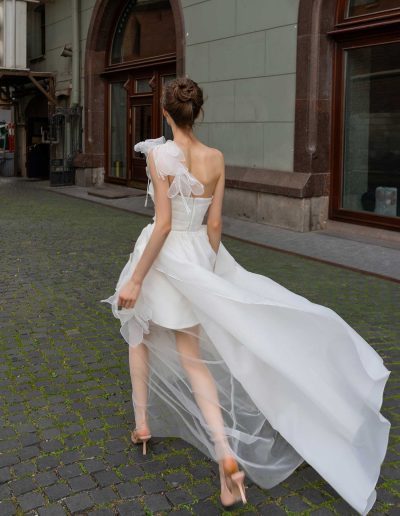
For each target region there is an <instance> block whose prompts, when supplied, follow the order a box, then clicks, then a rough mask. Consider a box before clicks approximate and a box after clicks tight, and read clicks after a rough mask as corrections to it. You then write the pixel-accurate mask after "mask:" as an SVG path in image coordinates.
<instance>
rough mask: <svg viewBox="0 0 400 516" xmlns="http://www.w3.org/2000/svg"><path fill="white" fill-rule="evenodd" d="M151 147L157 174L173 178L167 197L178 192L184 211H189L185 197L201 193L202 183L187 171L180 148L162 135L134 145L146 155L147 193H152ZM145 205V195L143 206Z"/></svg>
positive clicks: (202, 189)
mask: <svg viewBox="0 0 400 516" xmlns="http://www.w3.org/2000/svg"><path fill="white" fill-rule="evenodd" d="M153 148H154V149H155V150H154V153H153V155H154V163H155V165H156V170H157V174H158V176H159V177H161V178H162V179H165V178H166V176H172V177H173V178H174V179H173V181H172V183H171V185H170V187H169V189H168V197H169V198H172V197H175V196H177V195H178V194H180V195H181V197H182V202H183V204H184V206H185V210H186V212H187V213H190V207H189V205H188V202H187V198H188V197H190V196H191V195H202V194H203V193H204V185H203V184H202V183H201V182H200V181H199V180H198V179H196V178H195V177H194V176H193V175H192V174H191V173H190V172H189V169H188V168H187V166H186V160H185V156H184V154H183V152H182V149H180V147H179V146H178V145H177V144H176V143H175V142H174V141H173V140H167V141H165V138H164V136H161V137H160V138H154V139H147V140H144V141H142V142H139V143H137V144H136V145H135V147H134V149H135V151H136V152H142V153H144V154H145V155H146V160H147V167H146V173H147V177H148V179H149V181H148V185H147V186H148V188H147V193H150V195H152V194H153V191H152V189H151V177H150V171H149V168H148V156H149V153H150V150H151V149H153ZM146 205H147V195H146V202H145V206H146Z"/></svg>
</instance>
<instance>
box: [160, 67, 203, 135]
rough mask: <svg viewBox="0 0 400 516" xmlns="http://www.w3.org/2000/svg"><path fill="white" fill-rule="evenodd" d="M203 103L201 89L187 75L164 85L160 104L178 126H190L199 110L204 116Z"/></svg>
mask: <svg viewBox="0 0 400 516" xmlns="http://www.w3.org/2000/svg"><path fill="white" fill-rule="evenodd" d="M203 103H204V100H203V90H202V89H201V88H200V86H199V85H198V84H197V82H195V81H193V80H192V79H189V77H177V78H176V79H173V80H172V81H169V82H167V83H166V85H165V86H164V89H163V93H162V98H161V105H162V107H163V108H164V109H165V110H166V111H168V113H169V114H170V115H171V117H172V119H173V121H174V122H175V123H176V125H177V126H178V127H181V128H192V126H193V124H194V122H195V120H196V118H197V117H198V116H199V113H200V111H201V112H202V114H203V116H204V111H203V108H202V105H203Z"/></svg>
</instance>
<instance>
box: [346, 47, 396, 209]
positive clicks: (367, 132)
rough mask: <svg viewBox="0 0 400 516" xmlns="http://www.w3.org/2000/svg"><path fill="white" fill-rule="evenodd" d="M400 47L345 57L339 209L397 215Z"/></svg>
mask: <svg viewBox="0 0 400 516" xmlns="http://www.w3.org/2000/svg"><path fill="white" fill-rule="evenodd" d="M399 55H400V43H391V44H385V45H376V46H371V47H365V48H357V49H351V50H348V51H347V53H346V85H345V88H346V90H345V95H346V97H345V127H344V147H345V148H344V164H343V165H344V167H343V196H342V207H343V208H344V209H347V210H352V211H364V212H375V213H376V214H379V215H386V216H391V217H396V216H399V215H400V209H399V208H400V195H399V194H400V67H399V58H398V56H399Z"/></svg>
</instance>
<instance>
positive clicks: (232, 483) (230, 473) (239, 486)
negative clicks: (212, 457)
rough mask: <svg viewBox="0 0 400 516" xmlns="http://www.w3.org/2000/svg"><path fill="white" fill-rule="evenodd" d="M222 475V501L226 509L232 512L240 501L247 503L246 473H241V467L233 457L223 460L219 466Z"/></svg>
mask: <svg viewBox="0 0 400 516" xmlns="http://www.w3.org/2000/svg"><path fill="white" fill-rule="evenodd" d="M219 468H220V475H221V496H220V500H221V503H222V505H223V507H224V509H227V510H230V509H233V507H234V506H236V504H237V502H239V501H240V500H241V501H242V502H243V504H246V503H247V500H246V495H245V485H244V477H245V475H244V471H239V466H238V464H237V462H236V460H235V459H234V458H233V457H226V458H225V459H222V461H221V462H220V464H219Z"/></svg>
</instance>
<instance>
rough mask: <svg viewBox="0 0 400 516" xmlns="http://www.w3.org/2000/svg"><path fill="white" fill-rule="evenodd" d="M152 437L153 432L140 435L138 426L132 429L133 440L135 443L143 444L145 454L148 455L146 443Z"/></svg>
mask: <svg viewBox="0 0 400 516" xmlns="http://www.w3.org/2000/svg"><path fill="white" fill-rule="evenodd" d="M150 438H151V434H146V435H139V433H138V431H137V430H136V428H135V429H134V430H132V433H131V441H132V442H133V444H143V455H146V452H147V450H146V444H147V441H148V440H149V439H150Z"/></svg>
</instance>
